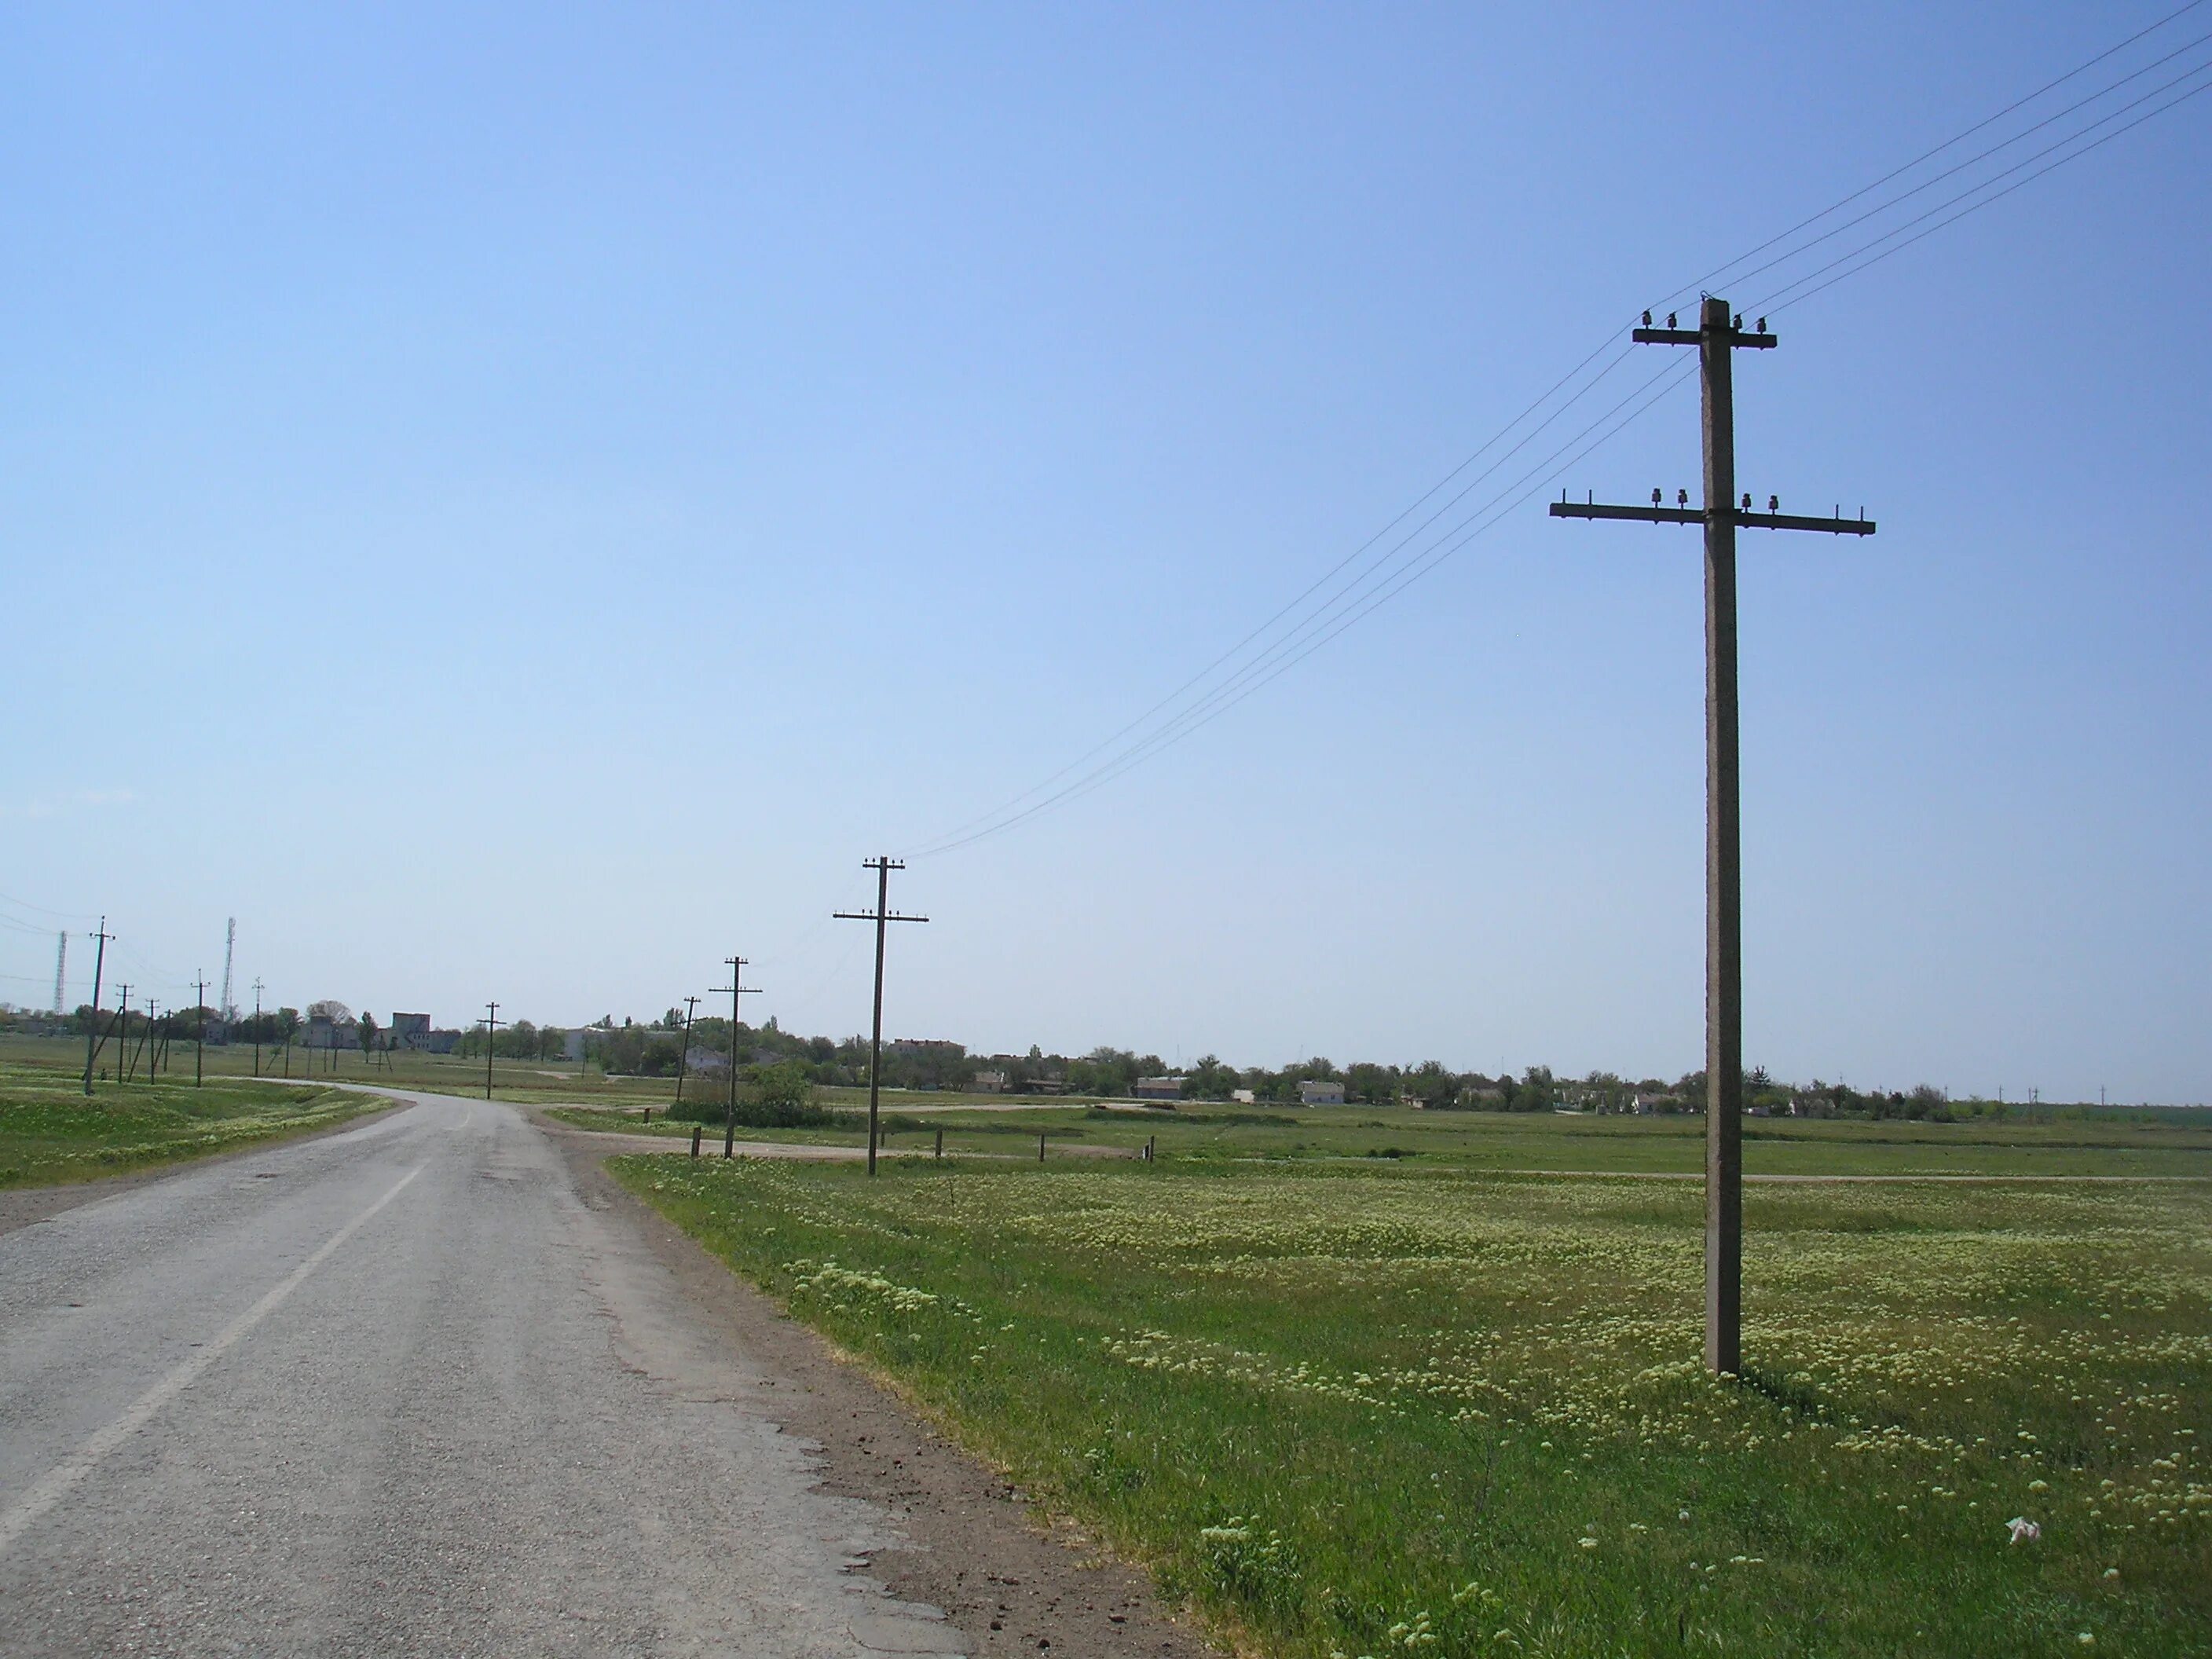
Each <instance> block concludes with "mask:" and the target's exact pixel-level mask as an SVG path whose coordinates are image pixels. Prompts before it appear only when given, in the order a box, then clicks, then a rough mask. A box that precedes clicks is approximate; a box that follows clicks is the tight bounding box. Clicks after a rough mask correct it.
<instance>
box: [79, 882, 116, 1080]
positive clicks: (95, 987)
mask: <svg viewBox="0 0 2212 1659" xmlns="http://www.w3.org/2000/svg"><path fill="white" fill-rule="evenodd" d="M114 937H115V935H114V934H112V933H109V932H108V931H107V918H106V916H102V917H101V918H100V931H99V932H98V933H94V935H93V938H94V939H96V940H98V941H99V943H98V944H97V945H95V946H94V950H93V953H92V1022H91V1024H89V1025H88V1026H87V1027H86V1028H85V1033H84V1091H85V1093H87V1094H90V1093H91V1092H92V1057H93V1055H94V1054H95V1053H96V1052H98V1046H99V1034H100V970H101V969H103V968H105V967H106V965H107V941H108V940H110V939H113V938H114Z"/></svg>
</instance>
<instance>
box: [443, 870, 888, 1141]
mask: <svg viewBox="0 0 2212 1659" xmlns="http://www.w3.org/2000/svg"><path fill="white" fill-rule="evenodd" d="M861 868H863V869H866V870H872V871H874V872H876V908H874V909H872V910H837V911H833V912H831V919H832V920H834V921H867V922H873V923H874V924H875V928H876V979H875V1007H874V1012H873V1014H872V1017H871V1018H870V1021H869V1026H868V1173H869V1174H870V1175H873V1174H875V1173H876V1151H877V1148H878V1146H880V1145H881V1144H882V1140H883V1127H882V1126H883V1068H884V941H885V936H886V934H887V933H888V932H889V930H890V924H891V923H892V922H895V921H928V920H929V918H928V917H927V916H915V915H906V914H904V913H903V912H902V911H897V910H894V909H892V908H890V881H891V872H892V871H894V870H903V869H905V868H906V864H905V862H904V860H900V859H895V858H891V857H890V856H888V855H885V856H882V857H878V858H872V859H868V860H864V861H863V862H862V865H861ZM722 965H723V966H724V967H726V968H727V969H729V970H730V982H729V983H728V984H727V985H717V986H714V987H710V988H711V991H712V994H714V995H717V996H724V995H726V996H727V997H728V998H729V999H730V1048H731V1053H730V1075H729V1097H728V1101H727V1103H726V1105H725V1107H724V1109H723V1114H722V1156H723V1157H724V1158H730V1157H732V1156H733V1155H734V1154H735V1152H736V1151H737V1144H738V1055H737V1052H736V1051H737V1037H738V1025H739V1024H740V1017H741V1015H742V1013H743V1002H742V999H744V998H745V997H749V996H757V995H759V994H761V991H762V989H763V987H760V986H757V985H748V984H746V983H745V969H747V968H749V967H750V966H751V965H752V964H751V962H750V959H749V958H748V957H743V956H736V955H732V956H726V957H723V958H722ZM698 1007H699V999H698V998H697V997H696V996H687V997H685V998H684V1027H683V1032H682V1036H681V1038H680V1044H681V1046H680V1048H679V1050H678V1054H677V1056H676V1104H677V1105H678V1106H681V1105H682V1104H683V1103H684V1078H685V1075H686V1073H688V1071H689V1069H690V1055H691V1022H692V1020H693V1019H694V1018H696V1015H697V1012H698ZM490 1090H491V1085H490V1079H489V1072H488V1071H487V1073H486V1078H485V1085H484V1091H485V1098H486V1099H489V1098H490ZM695 1150H696V1149H695Z"/></svg>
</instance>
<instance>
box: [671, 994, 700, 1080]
mask: <svg viewBox="0 0 2212 1659" xmlns="http://www.w3.org/2000/svg"><path fill="white" fill-rule="evenodd" d="M698 1010H699V999H698V998H696V997H686V998H684V1035H683V1036H681V1037H679V1038H678V1039H677V1045H676V1104H677V1105H678V1106H681V1105H682V1104H683V1103H684V1065H685V1063H686V1062H687V1061H689V1060H690V1058H691V1018H692V1016H693V1015H694V1014H696V1012H698Z"/></svg>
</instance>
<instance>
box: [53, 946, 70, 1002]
mask: <svg viewBox="0 0 2212 1659" xmlns="http://www.w3.org/2000/svg"><path fill="white" fill-rule="evenodd" d="M68 993H69V929H68V928H66V927H64V928H63V929H62V931H61V934H60V942H59V943H58V944H57V945H55V946H54V1018H56V1019H59V1018H62V1016H63V1015H64V1014H66V1013H68V1012H69V1010H68V1009H67V1008H66V1007H64V1006H63V999H64V997H65V996H66V995H67V994H68Z"/></svg>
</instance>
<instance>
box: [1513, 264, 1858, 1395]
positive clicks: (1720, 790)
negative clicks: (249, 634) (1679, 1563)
mask: <svg viewBox="0 0 2212 1659" xmlns="http://www.w3.org/2000/svg"><path fill="white" fill-rule="evenodd" d="M1634 337H1635V338H1636V339H1637V340H1638V342H1639V343H1644V344H1647V345H1693V346H1695V347H1697V348H1698V361H1699V371H1700V373H1699V379H1700V381H1701V383H1702V385H1703V388H1704V409H1705V505H1704V506H1702V507H1691V506H1690V505H1689V502H1688V492H1687V491H1686V490H1684V491H1678V492H1677V494H1676V496H1675V500H1676V503H1677V504H1676V505H1675V506H1674V507H1666V506H1664V505H1662V500H1663V497H1662V492H1660V491H1659V490H1656V489H1655V490H1653V491H1652V492H1651V505H1650V507H1611V506H1601V505H1599V504H1597V503H1595V502H1594V501H1593V502H1575V501H1566V500H1565V499H1562V500H1559V501H1553V503H1552V516H1553V518H1555V519H1638V520H1645V521H1647V522H1649V523H1652V524H1694V525H1700V526H1704V529H1705V1367H1706V1369H1707V1370H1714V1371H1728V1372H1735V1371H1736V1370H1740V1369H1741V1364H1742V1359H1743V871H1742V860H1741V854H1742V845H1741V842H1742V836H1741V825H1742V813H1741V803H1742V798H1741V787H1740V779H1739V775H1738V767H1737V749H1736V629H1735V622H1736V607H1735V532H1736V527H1737V526H1739V525H1742V526H1750V527H1753V528H1756V529H1760V530H1820V531H1826V532H1828V533H1830V534H1832V535H1838V536H1871V535H1872V534H1874V525H1873V524H1872V522H1871V521H1869V520H1868V519H1867V517H1866V516H1865V514H1864V513H1863V512H1862V513H1861V514H1860V516H1859V517H1857V518H1856V519H1846V518H1844V517H1843V516H1842V509H1841V508H1840V507H1838V509H1837V515H1836V516H1835V517H1833V518H1829V519H1815V518H1800V517H1797V516H1795V515H1792V514H1786V513H1782V512H1780V511H1778V508H1779V507H1780V506H1781V503H1780V502H1779V501H1777V500H1776V499H1775V498H1774V497H1772V496H1771V495H1770V496H1769V497H1768V498H1767V502H1766V506H1767V511H1765V512H1764V513H1753V511H1752V510H1751V497H1750V495H1745V496H1744V497H1743V499H1742V505H1741V507H1738V506H1737V505H1736V504H1735V503H1736V489H1735V383H1734V355H1733V354H1734V353H1735V351H1737V350H1739V349H1758V350H1766V349H1771V347H1772V346H1773V345H1774V344H1775V337H1774V336H1773V335H1771V334H1769V333H1768V332H1767V331H1766V319H1765V318H1764V317H1762V318H1760V319H1759V323H1758V326H1757V327H1756V328H1755V329H1753V330H1752V331H1749V332H1746V331H1745V329H1744V326H1743V319H1742V318H1741V317H1736V318H1731V317H1730V316H1729V307H1728V301H1725V300H1718V299H1715V298H1713V297H1711V295H1708V296H1706V298H1705V301H1704V304H1703V306H1702V307H1701V309H1700V311H1699V319H1698V326H1697V327H1695V328H1677V327H1675V326H1674V318H1673V317H1672V316H1669V317H1668V319H1667V326H1666V327H1664V328H1654V327H1652V326H1651V313H1650V312H1648V311H1647V312H1645V313H1644V326H1643V327H1642V328H1639V329H1638V330H1637V331H1635V335H1634Z"/></svg>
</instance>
